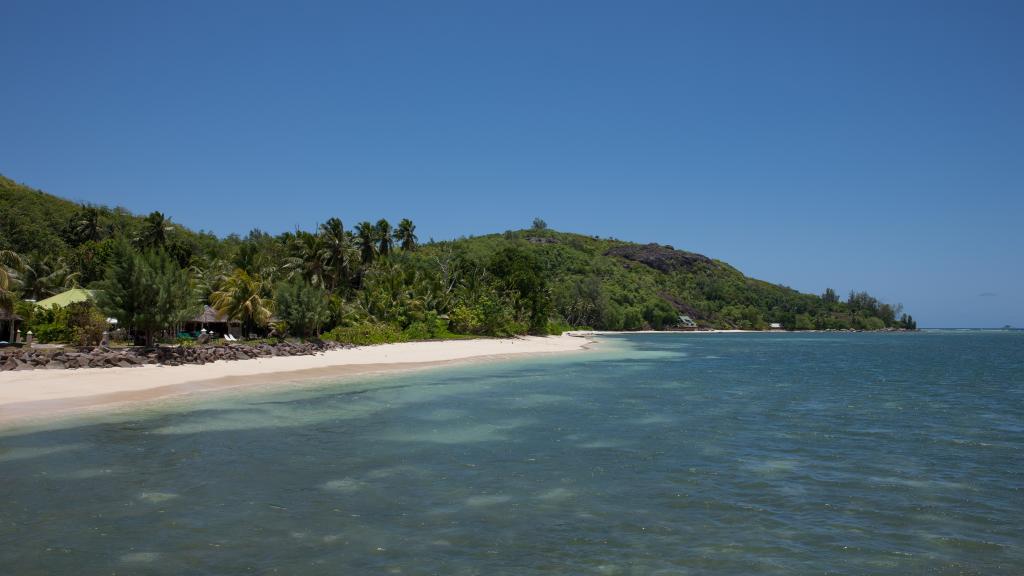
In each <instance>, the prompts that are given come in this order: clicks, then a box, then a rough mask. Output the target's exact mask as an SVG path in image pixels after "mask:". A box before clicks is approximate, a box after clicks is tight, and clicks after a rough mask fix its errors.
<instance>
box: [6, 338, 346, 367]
mask: <svg viewBox="0 0 1024 576" xmlns="http://www.w3.org/2000/svg"><path fill="white" fill-rule="evenodd" d="M341 348H354V346H353V345H351V344H339V343H337V342H329V341H323V340H316V341H312V342H279V343H276V344H268V343H259V344H253V345H248V344H221V345H216V346H211V345H204V346H187V347H186V346H159V347H156V348H143V347H133V348H103V347H97V348H92V349H90V348H73V347H65V348H8V349H0V371H13V370H35V369H47V370H69V369H76V368H114V367H120V368H131V367H133V366H145V365H147V364H159V365H161V366H180V365H182V364H206V363H208V362H217V361H232V360H251V359H253V358H270V357H274V356H312V355H315V354H320V353H322V352H325V351H327V350H336V349H341Z"/></svg>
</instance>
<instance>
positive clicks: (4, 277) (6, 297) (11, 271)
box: [0, 250, 23, 310]
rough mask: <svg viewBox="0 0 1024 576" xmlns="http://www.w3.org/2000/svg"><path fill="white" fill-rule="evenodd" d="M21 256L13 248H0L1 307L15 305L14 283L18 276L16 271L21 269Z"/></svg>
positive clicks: (8, 307)
mask: <svg viewBox="0 0 1024 576" xmlns="http://www.w3.org/2000/svg"><path fill="white" fill-rule="evenodd" d="M22 267H23V264H22V262H21V258H20V257H19V256H18V255H17V254H16V253H15V252H14V251H12V250H0V309H3V308H6V309H8V310H9V309H11V308H13V307H14V300H15V299H16V295H15V294H14V290H13V284H14V280H15V279H16V278H17V276H16V275H15V273H16V272H17V271H18V270H21V269H22Z"/></svg>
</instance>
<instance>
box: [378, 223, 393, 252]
mask: <svg viewBox="0 0 1024 576" xmlns="http://www.w3.org/2000/svg"><path fill="white" fill-rule="evenodd" d="M377 242H378V244H377V246H378V248H377V251H378V252H379V253H380V255H381V256H387V255H388V254H391V249H392V248H394V243H392V241H391V223H390V222H388V221H387V220H385V219H383V218H381V219H380V220H377Z"/></svg>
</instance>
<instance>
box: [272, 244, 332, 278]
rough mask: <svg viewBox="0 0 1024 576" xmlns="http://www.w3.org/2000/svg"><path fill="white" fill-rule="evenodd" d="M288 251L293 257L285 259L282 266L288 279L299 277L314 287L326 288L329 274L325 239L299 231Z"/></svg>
mask: <svg viewBox="0 0 1024 576" xmlns="http://www.w3.org/2000/svg"><path fill="white" fill-rule="evenodd" d="M288 250H289V252H290V253H291V256H289V257H287V258H285V260H284V265H283V266H282V268H283V269H284V270H285V271H286V272H287V273H288V278H289V279H290V278H294V277H295V276H296V275H298V276H300V277H301V278H303V279H305V280H306V282H309V283H310V284H312V285H313V286H324V284H325V279H326V275H327V274H326V270H325V268H326V266H325V260H326V257H325V254H326V252H325V246H324V242H323V238H322V237H321V236H320V235H318V234H310V233H309V232H303V231H302V230H299V231H297V232H296V233H295V235H294V236H292V237H291V239H290V241H289V242H288Z"/></svg>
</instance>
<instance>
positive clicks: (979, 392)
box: [0, 332, 1024, 575]
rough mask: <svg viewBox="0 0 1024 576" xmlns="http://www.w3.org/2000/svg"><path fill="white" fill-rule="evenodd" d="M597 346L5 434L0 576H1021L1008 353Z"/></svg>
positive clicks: (1012, 352)
mask: <svg viewBox="0 0 1024 576" xmlns="http://www.w3.org/2000/svg"><path fill="white" fill-rule="evenodd" d="M601 348H602V350H601V351H599V352H596V353H590V354H585V355H573V356H567V357H561V358H546V359H542V360H530V361H512V362H505V363H500V364H484V365H475V366H464V367H457V368H445V369H434V370H430V371H426V372H420V373H416V374H406V375H399V376H389V377H373V378H363V379H360V380H356V381H354V382H350V383H346V384H337V383H318V384H311V385H307V386H305V387H301V388H294V387H293V388H289V389H288V390H287V391H277V392H259V393H245V394H232V395H229V396H227V397H222V398H217V399H211V398H208V397H207V398H203V399H200V400H189V401H184V402H176V403H173V404H169V405H162V406H158V407H149V408H146V409H138V410H135V411H133V412H127V413H123V414H119V415H117V416H116V417H93V418H91V419H84V420H79V421H76V422H71V423H64V424H54V425H53V427H51V428H41V427H36V428H32V429H26V428H22V429H11V430H7V431H5V432H0V498H2V499H0V573H3V574H273V573H280V574H388V573H394V574H443V575H449V574H481V575H490V574H637V575H640V574H643V575H649V574H743V575H749V574H787V575H792V574H986V575H987V574H1021V573H1024V521H1022V518H1024V333H977V332H975V333H955V332H949V333H921V334H837V335H829V334H812V335H791V334H739V335H734V334H723V335H662V334H655V335H638V336H628V337H610V338H606V339H605V340H604V344H603V345H602V347H601Z"/></svg>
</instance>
